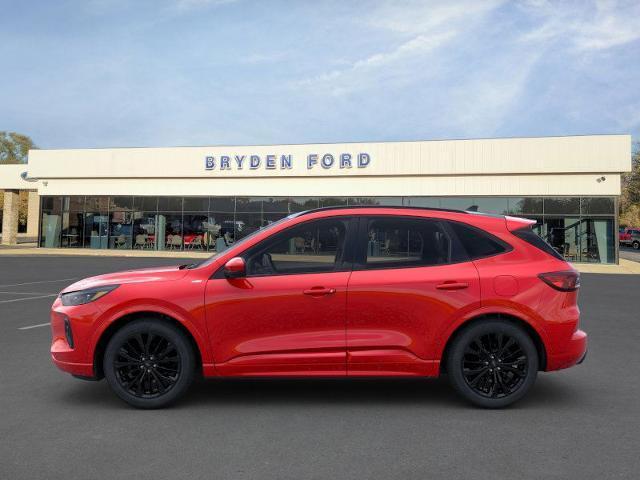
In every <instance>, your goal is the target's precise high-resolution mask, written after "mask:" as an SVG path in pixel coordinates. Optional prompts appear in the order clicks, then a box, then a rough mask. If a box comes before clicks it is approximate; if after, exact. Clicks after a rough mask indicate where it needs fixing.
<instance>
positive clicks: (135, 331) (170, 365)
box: [103, 319, 195, 409]
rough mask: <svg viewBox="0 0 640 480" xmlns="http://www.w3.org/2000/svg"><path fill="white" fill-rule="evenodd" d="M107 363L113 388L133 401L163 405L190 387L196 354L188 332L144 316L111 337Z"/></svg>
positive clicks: (144, 405) (138, 404)
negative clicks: (187, 334) (186, 334)
mask: <svg viewBox="0 0 640 480" xmlns="http://www.w3.org/2000/svg"><path fill="white" fill-rule="evenodd" d="M103 367H104V374H105V377H106V379H107V382H108V383H109V386H110V387H111V389H112V390H113V391H114V393H115V394H116V395H117V396H118V397H120V398H121V399H122V400H124V401H125V402H127V403H128V404H129V405H132V406H134V407H137V408H145V409H151V408H162V407H166V406H167V405H170V404H171V403H173V402H175V401H176V400H177V399H178V398H180V397H181V396H182V395H184V394H185V392H186V391H187V390H188V388H189V386H190V385H191V382H192V381H193V378H194V375H195V355H194V351H193V347H192V346H191V343H190V342H189V340H188V339H187V338H186V336H185V335H184V334H183V333H182V332H181V331H180V330H178V329H177V328H176V327H174V326H173V325H171V324H170V323H168V322H165V321H162V320H158V319H140V320H135V321H133V322H131V323H128V324H126V325H125V326H124V327H122V328H121V329H120V330H118V331H117V332H116V333H115V334H114V335H113V337H111V339H110V340H109V343H108V344H107V348H106V349H105V353H104V363H103Z"/></svg>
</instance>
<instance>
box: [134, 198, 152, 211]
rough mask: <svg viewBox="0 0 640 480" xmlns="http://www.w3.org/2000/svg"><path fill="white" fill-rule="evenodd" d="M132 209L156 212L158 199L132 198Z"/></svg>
mask: <svg viewBox="0 0 640 480" xmlns="http://www.w3.org/2000/svg"><path fill="white" fill-rule="evenodd" d="M133 208H134V209H135V210H138V211H141V212H155V211H156V210H158V197H134V199H133Z"/></svg>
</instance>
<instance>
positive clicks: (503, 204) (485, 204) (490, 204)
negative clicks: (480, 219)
mask: <svg viewBox="0 0 640 480" xmlns="http://www.w3.org/2000/svg"><path fill="white" fill-rule="evenodd" d="M473 205H475V206H476V207H478V210H477V211H478V212H484V213H492V214H497V215H507V213H508V212H509V201H508V199H507V197H476V198H474V199H473Z"/></svg>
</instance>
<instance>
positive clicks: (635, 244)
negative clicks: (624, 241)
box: [633, 240, 640, 250]
mask: <svg viewBox="0 0 640 480" xmlns="http://www.w3.org/2000/svg"><path fill="white" fill-rule="evenodd" d="M633 248H634V249H636V250H640V242H638V241H637V240H636V241H635V242H633Z"/></svg>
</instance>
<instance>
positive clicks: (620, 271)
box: [0, 246, 640, 275]
mask: <svg viewBox="0 0 640 480" xmlns="http://www.w3.org/2000/svg"><path fill="white" fill-rule="evenodd" d="M3 255H5V256H6V255H9V256H15V255H51V256H61V255H70V256H91V257H141V258H142V257H157V258H200V259H202V258H208V257H210V256H211V255H213V252H202V251H193V250H173V251H172V250H167V251H156V250H91V249H83V248H77V249H76V248H35V247H31V248H29V247H25V246H16V247H3V248H0V256H3ZM573 266H574V267H575V268H576V269H577V270H578V271H579V272H582V273H604V274H610V275H616V274H617V275H631V274H640V263H638V262H632V261H630V260H625V259H624V258H621V259H620V265H601V264H595V263H574V264H573Z"/></svg>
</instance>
